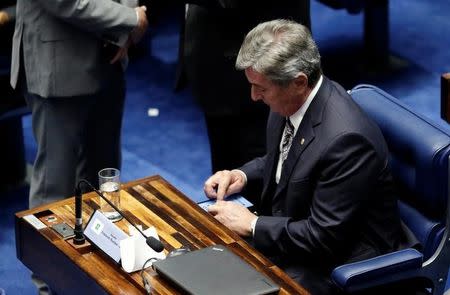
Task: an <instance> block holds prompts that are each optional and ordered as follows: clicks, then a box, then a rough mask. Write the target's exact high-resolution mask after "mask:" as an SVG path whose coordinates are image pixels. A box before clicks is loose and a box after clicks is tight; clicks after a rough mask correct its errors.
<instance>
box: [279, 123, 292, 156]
mask: <svg viewBox="0 0 450 295" xmlns="http://www.w3.org/2000/svg"><path fill="white" fill-rule="evenodd" d="M293 138H294V125H292V123H291V120H289V118H286V123H285V126H284V133H283V142H282V144H281V160H282V163H284V161H285V160H286V159H287V156H288V154H289V149H290V148H291V145H292V139H293Z"/></svg>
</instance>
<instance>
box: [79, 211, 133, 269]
mask: <svg viewBox="0 0 450 295" xmlns="http://www.w3.org/2000/svg"><path fill="white" fill-rule="evenodd" d="M84 235H85V236H86V237H87V238H88V239H89V240H90V241H91V243H93V244H95V245H96V246H97V247H99V248H100V249H101V250H102V251H103V252H105V253H106V254H108V256H110V257H111V258H112V259H114V261H116V262H117V263H118V262H119V261H120V246H119V245H120V241H121V240H123V239H126V238H128V235H127V234H126V233H125V232H124V231H122V230H121V229H120V228H119V227H118V226H117V225H115V224H114V223H112V221H110V220H109V219H108V218H107V217H106V216H105V215H103V213H102V212H100V211H99V210H95V212H94V214H93V215H92V216H91V219H90V220H89V222H88V223H87V225H86V228H85V229H84Z"/></svg>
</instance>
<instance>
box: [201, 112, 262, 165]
mask: <svg viewBox="0 0 450 295" xmlns="http://www.w3.org/2000/svg"><path fill="white" fill-rule="evenodd" d="M267 116H268V108H259V107H257V106H254V109H252V108H251V107H249V110H248V111H243V112H241V113H239V114H233V115H222V116H218V115H214V116H211V115H208V114H206V115H205V119H206V127H207V130H208V137H209V143H210V149H211V164H212V172H213V173H214V172H217V171H220V170H225V169H227V170H231V169H235V168H238V167H240V166H242V165H243V164H245V163H246V162H248V161H250V160H252V159H254V158H256V157H261V156H263V155H264V154H265V144H266V142H265V140H266V124H267Z"/></svg>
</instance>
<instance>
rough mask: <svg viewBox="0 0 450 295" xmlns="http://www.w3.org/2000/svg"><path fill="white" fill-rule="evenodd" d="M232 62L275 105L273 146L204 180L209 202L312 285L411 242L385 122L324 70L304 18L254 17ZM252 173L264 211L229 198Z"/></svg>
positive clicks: (323, 288) (324, 288)
mask: <svg viewBox="0 0 450 295" xmlns="http://www.w3.org/2000/svg"><path fill="white" fill-rule="evenodd" d="M236 67H237V68H238V69H241V70H245V75H246V76H247V79H248V81H249V82H250V85H251V88H252V99H253V100H255V101H257V100H262V101H263V102H264V103H265V104H267V105H268V106H269V107H270V110H271V113H270V116H269V120H268V124H267V153H266V155H264V156H263V157H260V158H256V159H254V160H252V161H250V162H248V163H247V164H245V165H244V166H242V167H240V168H239V169H238V170H231V171H229V170H224V171H220V172H217V173H215V174H214V175H213V176H211V177H210V178H209V179H208V180H207V181H206V183H205V188H204V189H205V193H206V195H207V196H208V197H210V198H217V199H218V201H217V203H216V204H215V205H212V206H210V207H209V211H210V213H212V214H213V215H214V216H215V218H216V219H217V220H219V221H220V222H222V223H223V224H225V225H226V226H227V227H229V228H230V229H232V230H233V231H235V232H236V233H238V234H239V235H241V236H244V237H250V238H252V242H253V244H254V246H255V247H256V248H257V249H258V250H260V251H261V252H262V253H264V254H266V255H267V256H268V257H269V258H270V259H272V260H273V262H274V263H275V264H277V265H278V266H280V267H281V268H282V269H284V270H285V271H286V272H287V274H288V275H290V276H291V277H292V278H294V279H295V280H297V281H298V282H299V283H300V284H301V285H303V286H304V287H305V288H307V289H308V290H309V291H310V292H311V293H312V294H330V293H333V292H334V291H335V290H333V285H332V283H331V281H330V278H329V276H330V273H331V271H332V269H333V268H334V267H336V266H337V265H340V264H343V263H348V262H353V261H358V260H363V259H367V258H370V257H374V256H377V255H380V254H384V253H388V252H391V251H395V250H398V249H400V248H402V247H404V246H410V245H411V244H412V243H409V242H415V241H407V238H406V235H405V234H404V232H403V230H402V228H401V225H400V224H401V223H400V217H399V213H398V208H397V200H396V198H395V192H394V188H393V180H392V176H391V172H390V167H389V165H388V150H387V146H386V143H385V141H384V139H383V136H382V134H381V131H380V130H379V128H378V126H376V124H375V123H374V122H372V121H371V120H370V119H369V118H368V117H367V116H366V114H364V113H363V111H362V110H361V109H360V108H359V107H358V106H357V105H356V103H355V102H354V101H353V100H352V99H351V97H350V96H349V95H348V94H347V92H346V91H345V90H344V89H343V88H342V87H341V86H340V85H338V84H337V83H335V82H333V81H330V80H329V79H327V78H326V77H325V76H324V75H323V74H322V70H321V65H320V54H319V51H318V49H317V46H316V44H315V42H314V40H313V39H312V37H311V35H310V33H309V31H308V29H307V28H306V27H304V26H302V25H300V24H297V23H295V22H293V21H288V20H275V21H270V22H265V23H262V24H260V25H258V26H257V27H256V28H254V29H253V30H252V31H251V32H250V33H249V34H248V35H247V37H246V38H245V40H244V43H243V44H242V47H241V49H240V52H239V55H238V58H237V62H236ZM228 140H230V141H234V138H232V137H230V138H228ZM235 144H238V142H235ZM256 181H262V182H263V186H262V191H263V193H262V195H261V197H260V198H259V199H253V200H254V201H255V202H257V203H256V205H257V208H258V212H259V216H257V215H255V214H254V213H252V212H250V211H249V210H248V209H247V208H245V207H243V206H241V205H239V204H237V203H234V202H227V201H224V200H223V199H224V198H225V197H226V196H228V195H230V194H232V193H236V192H241V191H242V190H243V189H244V188H245V187H247V186H249V185H253V184H254V183H255V182H256ZM408 294H409V293H408Z"/></svg>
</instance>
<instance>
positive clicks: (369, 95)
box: [332, 85, 450, 294]
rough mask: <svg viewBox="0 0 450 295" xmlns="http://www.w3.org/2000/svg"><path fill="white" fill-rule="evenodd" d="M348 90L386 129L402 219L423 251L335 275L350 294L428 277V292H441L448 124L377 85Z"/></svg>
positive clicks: (447, 242)
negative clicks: (426, 114)
mask: <svg viewBox="0 0 450 295" xmlns="http://www.w3.org/2000/svg"><path fill="white" fill-rule="evenodd" d="M350 94H351V96H352V97H353V99H354V100H355V101H356V102H357V103H358V104H359V105H360V106H361V108H362V109H363V110H365V111H366V113H367V114H368V115H369V116H370V117H371V118H372V119H373V120H374V121H375V122H376V123H377V124H378V125H379V127H380V129H381V131H382V132H383V135H384V137H385V139H386V141H387V144H388V146H389V150H390V163H391V167H392V172H393V174H394V178H395V180H396V182H397V184H398V186H399V209H400V215H401V218H402V221H403V223H404V224H405V225H406V226H407V227H408V228H409V229H410V230H411V231H412V232H413V233H414V234H415V235H416V237H417V238H418V239H419V241H420V242H421V244H422V247H423V250H422V251H417V250H416V249H404V250H401V251H397V252H394V253H390V254H386V255H382V256H379V257H375V258H372V259H368V260H364V261H360V262H356V263H351V264H346V265H342V266H339V267H337V268H336V269H334V271H333V273H332V279H333V281H334V282H335V284H336V285H338V286H339V287H340V288H342V289H343V290H344V291H346V292H348V293H352V292H355V291H360V290H364V289H368V288H371V287H375V286H379V285H383V284H387V283H391V282H396V281H400V280H404V279H410V278H423V279H426V280H429V283H430V287H431V288H432V289H429V291H430V294H443V293H444V290H445V286H446V281H447V275H448V271H449V267H450V233H449V229H450V214H449V213H450V209H449V204H450V200H449V198H450V193H449V174H450V173H449V168H450V167H449V156H450V127H448V126H447V125H445V124H442V125H438V124H436V123H433V122H432V121H431V120H429V119H427V118H425V117H423V116H421V115H420V114H417V113H416V112H414V111H412V110H411V109H410V108H409V107H407V106H406V105H405V104H403V103H402V102H400V101H399V100H398V99H396V98H394V97H392V96H391V95H389V94H387V93H386V92H384V91H382V90H380V89H378V88H376V87H374V86H370V85H359V86H357V87H355V88H354V89H352V90H351V93H350Z"/></svg>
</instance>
